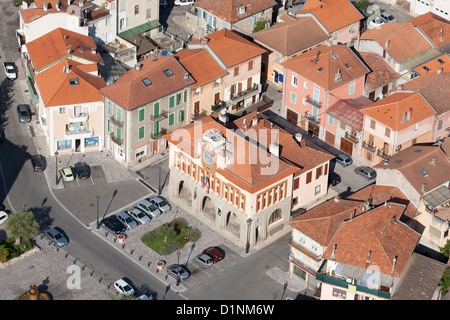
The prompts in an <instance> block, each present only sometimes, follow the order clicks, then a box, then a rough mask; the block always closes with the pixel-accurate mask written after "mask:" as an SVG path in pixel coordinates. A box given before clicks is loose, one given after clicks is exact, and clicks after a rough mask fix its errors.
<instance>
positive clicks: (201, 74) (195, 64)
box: [174, 49, 228, 89]
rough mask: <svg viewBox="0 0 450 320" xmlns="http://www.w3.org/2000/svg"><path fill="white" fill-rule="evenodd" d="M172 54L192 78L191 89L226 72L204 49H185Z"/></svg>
mask: <svg viewBox="0 0 450 320" xmlns="http://www.w3.org/2000/svg"><path fill="white" fill-rule="evenodd" d="M174 56H175V57H176V58H177V59H178V61H179V62H180V63H181V64H182V65H183V66H184V67H185V68H186V70H187V71H188V72H189V73H190V74H191V76H192V77H193V78H194V80H195V83H194V84H193V85H192V88H193V89H195V88H197V87H199V86H202V85H204V84H206V83H208V82H211V81H214V80H215V79H218V78H221V77H223V76H225V75H227V74H228V72H226V71H225V70H223V69H222V68H221V67H220V65H219V64H218V63H217V62H216V61H215V60H214V58H213V57H212V56H211V55H210V54H209V53H208V51H207V50H206V49H191V50H189V49H185V50H181V51H179V52H177V53H176V54H175V55H174Z"/></svg>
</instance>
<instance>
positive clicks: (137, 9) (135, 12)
mask: <svg viewBox="0 0 450 320" xmlns="http://www.w3.org/2000/svg"><path fill="white" fill-rule="evenodd" d="M134 14H135V15H136V14H139V5H137V6H134Z"/></svg>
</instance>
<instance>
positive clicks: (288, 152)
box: [164, 112, 333, 193]
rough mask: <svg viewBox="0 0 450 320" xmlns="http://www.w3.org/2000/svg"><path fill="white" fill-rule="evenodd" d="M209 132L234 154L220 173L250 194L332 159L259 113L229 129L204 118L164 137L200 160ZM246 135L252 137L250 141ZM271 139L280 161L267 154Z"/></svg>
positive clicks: (218, 169) (229, 125)
mask: <svg viewBox="0 0 450 320" xmlns="http://www.w3.org/2000/svg"><path fill="white" fill-rule="evenodd" d="M256 116H259V118H260V119H259V121H258V124H256V125H254V126H252V125H250V124H251V123H252V122H251V120H250V119H253V118H254V117H256ZM244 119H246V122H247V124H249V127H248V130H250V129H251V130H250V131H248V130H247V129H244V127H243V126H244ZM231 128H233V130H232V129H231ZM262 129H265V130H262ZM210 130H219V131H220V132H221V133H222V134H223V135H224V136H225V137H226V138H227V140H228V141H230V142H231V145H230V148H229V150H231V152H232V154H231V156H230V157H231V160H232V161H231V163H229V164H227V165H226V166H225V167H223V168H217V172H218V173H220V174H221V175H222V176H224V177H225V178H226V179H227V180H229V181H231V182H232V183H234V184H235V185H237V186H239V187H240V188H242V189H244V190H247V191H248V192H251V193H254V192H257V191H258V190H261V189H263V188H266V187H267V186H269V185H272V184H274V183H276V182H278V181H280V180H281V179H283V178H286V177H288V176H291V175H293V174H295V173H297V172H303V171H306V170H310V169H312V168H314V167H316V166H318V165H320V164H323V163H325V162H328V161H329V160H330V159H332V158H333V156H332V155H330V154H327V153H325V152H322V151H317V150H316V149H314V148H312V147H310V146H308V145H307V144H306V142H303V143H302V144H299V143H297V142H296V141H295V139H294V138H293V137H292V136H291V135H290V134H288V133H286V132H284V130H283V129H281V128H279V127H277V126H274V127H273V128H271V125H270V123H269V121H268V118H267V117H266V116H264V115H258V114H257V113H256V112H254V113H251V114H249V115H247V116H246V117H244V118H240V119H238V120H236V121H235V122H232V123H229V124H228V125H227V126H224V125H223V124H221V123H219V122H218V121H216V120H215V119H214V118H213V117H212V116H207V117H203V118H201V119H200V120H197V121H194V122H192V123H190V124H188V125H186V126H184V127H182V128H180V129H179V130H175V131H173V132H171V133H169V134H167V135H165V136H164V138H165V139H166V140H167V141H168V142H169V143H171V144H173V145H174V146H176V147H177V148H179V149H180V150H182V151H183V152H184V153H186V154H188V155H190V156H192V157H194V158H199V157H200V156H201V152H202V150H198V144H197V140H198V139H199V138H200V137H202V136H203V134H205V133H206V132H208V131H210ZM264 133H267V138H266V137H261V135H263V134H264ZM272 134H273V135H272ZM246 135H247V136H249V138H248V139H247V138H246ZM253 135H259V139H257V141H258V142H256V138H255V140H254V139H253ZM272 139H276V140H275V141H277V142H278V143H279V145H280V149H281V153H280V156H279V157H276V156H275V155H272V154H270V153H269V152H268V149H269V146H268V144H269V143H271V142H273V141H274V140H272ZM241 150H245V151H243V152H242V151H241ZM240 151H241V152H240ZM262 157H264V158H262ZM265 157H267V158H265Z"/></svg>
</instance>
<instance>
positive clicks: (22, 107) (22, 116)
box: [17, 104, 31, 123]
mask: <svg viewBox="0 0 450 320" xmlns="http://www.w3.org/2000/svg"><path fill="white" fill-rule="evenodd" d="M17 115H18V116H19V121H20V122H22V123H28V122H30V121H31V109H30V106H29V105H27V104H19V105H18V106H17Z"/></svg>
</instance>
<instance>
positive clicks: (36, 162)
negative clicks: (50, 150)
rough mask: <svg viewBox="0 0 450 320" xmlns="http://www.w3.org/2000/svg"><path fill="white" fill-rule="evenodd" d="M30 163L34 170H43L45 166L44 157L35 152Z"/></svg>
mask: <svg viewBox="0 0 450 320" xmlns="http://www.w3.org/2000/svg"><path fill="white" fill-rule="evenodd" d="M31 164H32V165H33V170H34V171H44V170H45V168H46V167H47V163H46V161H45V157H44V156H43V155H41V154H36V155H34V156H32V157H31Z"/></svg>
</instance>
